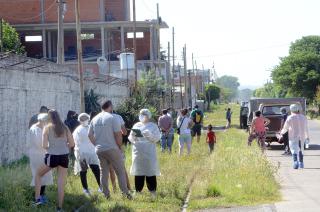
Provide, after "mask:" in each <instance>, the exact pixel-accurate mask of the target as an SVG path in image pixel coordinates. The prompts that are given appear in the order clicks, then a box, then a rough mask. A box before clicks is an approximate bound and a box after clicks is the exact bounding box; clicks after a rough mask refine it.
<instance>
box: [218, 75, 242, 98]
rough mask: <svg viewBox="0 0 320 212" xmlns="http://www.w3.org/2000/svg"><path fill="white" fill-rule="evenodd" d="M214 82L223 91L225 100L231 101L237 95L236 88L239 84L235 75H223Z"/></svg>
mask: <svg viewBox="0 0 320 212" xmlns="http://www.w3.org/2000/svg"><path fill="white" fill-rule="evenodd" d="M216 83H217V85H218V86H219V87H221V88H223V90H224V91H225V95H224V97H225V98H226V100H228V101H232V100H233V99H234V98H236V97H237V95H238V88H239V86H240V83H239V82H238V78H237V77H234V76H228V75H224V76H222V77H219V78H218V79H217V81H216Z"/></svg>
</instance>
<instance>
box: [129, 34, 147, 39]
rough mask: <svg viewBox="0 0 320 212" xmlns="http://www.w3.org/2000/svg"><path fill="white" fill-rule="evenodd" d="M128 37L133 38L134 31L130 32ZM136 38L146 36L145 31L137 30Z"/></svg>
mask: <svg viewBox="0 0 320 212" xmlns="http://www.w3.org/2000/svg"><path fill="white" fill-rule="evenodd" d="M127 38H129V39H130V38H133V32H128V33H127ZM136 38H144V34H143V32H136Z"/></svg>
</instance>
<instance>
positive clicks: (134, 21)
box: [132, 0, 138, 87]
mask: <svg viewBox="0 0 320 212" xmlns="http://www.w3.org/2000/svg"><path fill="white" fill-rule="evenodd" d="M132 9H133V14H132V15H133V53H134V87H136V86H137V84H138V70H137V35H136V30H137V29H136V28H137V22H136V0H132Z"/></svg>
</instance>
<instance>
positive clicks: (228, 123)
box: [226, 108, 232, 128]
mask: <svg viewBox="0 0 320 212" xmlns="http://www.w3.org/2000/svg"><path fill="white" fill-rule="evenodd" d="M231 116H232V111H231V108H228V109H227V112H226V119H227V126H226V128H230V127H231Z"/></svg>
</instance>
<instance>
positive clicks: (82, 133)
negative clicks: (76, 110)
mask: <svg viewBox="0 0 320 212" xmlns="http://www.w3.org/2000/svg"><path fill="white" fill-rule="evenodd" d="M89 120H90V116H89V115H88V114H86V113H81V114H80V115H79V116H78V121H79V123H80V126H78V127H77V128H76V129H75V130H74V132H73V133H72V136H73V139H74V142H75V148H74V153H75V157H76V160H75V163H74V173H75V175H77V174H79V173H80V180H81V184H82V188H83V193H84V194H86V195H90V190H89V188H88V182H87V170H88V168H89V167H90V168H91V170H92V172H93V174H94V176H95V178H96V181H97V184H98V187H99V191H100V168H99V159H98V156H97V154H96V152H95V148H94V146H93V144H92V143H91V142H90V140H89V137H88V132H89Z"/></svg>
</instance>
